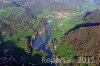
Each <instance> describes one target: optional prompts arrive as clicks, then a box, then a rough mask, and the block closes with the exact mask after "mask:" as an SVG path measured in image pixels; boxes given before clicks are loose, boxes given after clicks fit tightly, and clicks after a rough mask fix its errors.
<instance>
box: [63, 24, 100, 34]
mask: <svg viewBox="0 0 100 66" xmlns="http://www.w3.org/2000/svg"><path fill="white" fill-rule="evenodd" d="M98 25H100V23H82V24H78V25H76V26H75V27H73V28H72V29H70V30H69V31H68V32H67V33H65V35H67V34H68V33H70V32H71V31H74V30H77V29H79V28H81V27H91V26H98Z"/></svg>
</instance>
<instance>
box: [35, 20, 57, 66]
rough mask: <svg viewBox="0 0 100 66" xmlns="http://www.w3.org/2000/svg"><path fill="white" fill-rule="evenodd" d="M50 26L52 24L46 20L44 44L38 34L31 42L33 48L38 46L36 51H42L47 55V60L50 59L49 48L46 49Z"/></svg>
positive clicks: (50, 65)
mask: <svg viewBox="0 0 100 66" xmlns="http://www.w3.org/2000/svg"><path fill="white" fill-rule="evenodd" d="M51 25H52V22H51V21H50V20H48V21H47V23H46V25H45V35H46V39H45V41H44V42H43V39H42V37H41V36H40V35H39V34H38V35H37V36H36V39H35V41H34V42H33V48H36V47H37V46H38V49H39V50H43V51H44V52H45V53H46V54H47V55H48V58H50V59H52V53H51V50H50V47H48V48H47V49H46V45H47V44H48V42H49V40H50V32H51ZM49 66H55V65H54V64H53V63H50V64H49Z"/></svg>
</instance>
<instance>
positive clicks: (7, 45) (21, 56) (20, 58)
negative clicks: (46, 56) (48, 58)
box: [0, 41, 48, 66]
mask: <svg viewBox="0 0 100 66" xmlns="http://www.w3.org/2000/svg"><path fill="white" fill-rule="evenodd" d="M4 49H7V50H8V52H7V53H6V55H5V53H4ZM10 56H13V58H14V59H15V60H16V62H13V63H12V60H10V61H8V60H6V61H2V60H1V58H3V57H10ZM7 59H10V58H7ZM41 62H42V56H41V55H40V54H34V56H32V55H31V54H27V53H26V52H25V50H24V49H21V48H18V47H16V43H15V42H13V41H2V42H1V43H0V66H5V65H6V64H7V65H8V66H12V65H14V66H22V65H21V64H25V66H32V64H33V66H48V65H47V64H43V63H41ZM34 64H35V65H34Z"/></svg>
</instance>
